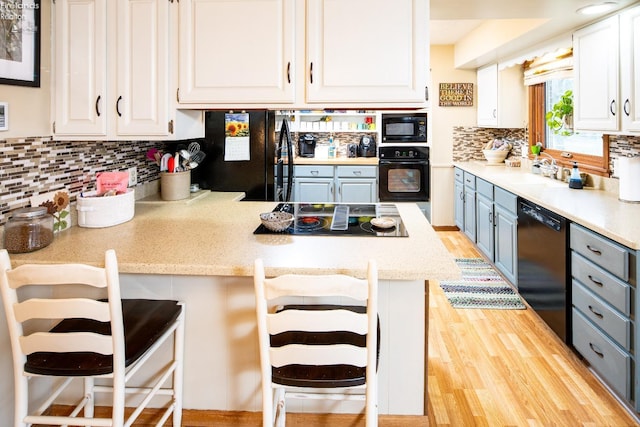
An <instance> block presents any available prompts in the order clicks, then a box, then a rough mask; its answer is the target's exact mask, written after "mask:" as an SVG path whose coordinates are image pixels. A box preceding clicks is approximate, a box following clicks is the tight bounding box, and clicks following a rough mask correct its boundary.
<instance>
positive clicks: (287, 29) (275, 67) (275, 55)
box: [179, 0, 298, 104]
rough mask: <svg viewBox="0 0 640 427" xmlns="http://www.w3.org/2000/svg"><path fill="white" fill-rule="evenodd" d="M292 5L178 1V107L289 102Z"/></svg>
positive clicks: (271, 0) (280, 0) (272, 0)
mask: <svg viewBox="0 0 640 427" xmlns="http://www.w3.org/2000/svg"><path fill="white" fill-rule="evenodd" d="M295 7H298V6H297V5H296V2H295V0H235V1H228V0H182V1H181V2H180V35H179V38H180V64H179V67H180V70H179V76H180V77H179V80H180V93H179V96H180V102H181V103H189V104H197V103H208V104H212V103H226V104H229V103H260V102H284V103H292V102H293V101H294V83H295V75H294V66H293V65H294V64H293V60H294V47H295V46H294V42H295V37H294V25H295V22H294V12H295Z"/></svg>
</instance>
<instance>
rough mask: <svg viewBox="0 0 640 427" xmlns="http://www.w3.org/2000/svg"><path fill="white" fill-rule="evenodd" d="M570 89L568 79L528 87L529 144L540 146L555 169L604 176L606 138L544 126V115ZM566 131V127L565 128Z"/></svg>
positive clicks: (570, 84) (607, 168)
mask: <svg viewBox="0 0 640 427" xmlns="http://www.w3.org/2000/svg"><path fill="white" fill-rule="evenodd" d="M572 87H573V79H572V78H561V79H551V80H546V81H545V82H543V83H537V84H533V85H530V86H529V123H530V128H529V144H535V143H536V142H540V143H542V146H543V147H544V152H545V153H547V154H548V155H550V156H552V157H553V158H554V159H555V160H556V162H557V164H558V165H559V166H564V167H571V165H572V164H573V162H577V163H578V165H579V166H580V169H581V170H583V171H584V172H588V173H591V174H595V175H602V176H608V170H609V167H608V166H609V138H608V136H607V135H603V134H600V133H593V132H577V133H574V132H569V133H570V135H562V132H561V131H560V133H559V134H558V133H554V132H553V131H552V130H551V129H550V127H549V126H548V124H547V121H546V118H545V117H546V114H547V112H548V111H550V110H551V108H552V107H553V105H554V104H555V103H556V102H558V100H559V99H560V97H561V95H562V94H564V93H565V92H566V91H567V90H571V89H572ZM565 129H566V127H565Z"/></svg>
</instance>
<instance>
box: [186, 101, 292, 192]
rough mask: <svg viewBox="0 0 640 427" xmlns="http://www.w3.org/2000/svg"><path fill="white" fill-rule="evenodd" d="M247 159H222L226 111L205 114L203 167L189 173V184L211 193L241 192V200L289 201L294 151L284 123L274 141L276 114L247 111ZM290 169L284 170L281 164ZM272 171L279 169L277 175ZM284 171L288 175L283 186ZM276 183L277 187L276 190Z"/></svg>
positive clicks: (286, 124)
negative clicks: (195, 184)
mask: <svg viewBox="0 0 640 427" xmlns="http://www.w3.org/2000/svg"><path fill="white" fill-rule="evenodd" d="M247 113H248V115H249V160H225V117H226V116H225V114H226V113H225V112H224V111H207V112H206V113H205V137H204V140H203V141H202V142H201V149H202V151H204V152H205V153H206V157H205V159H204V161H203V162H202V164H200V166H198V167H197V168H195V169H193V170H192V171H191V175H192V178H191V179H192V182H194V183H198V184H199V185H200V188H203V189H209V190H212V191H243V192H245V194H246V198H245V199H244V200H266V201H272V200H278V201H288V200H289V199H288V197H290V195H291V185H292V183H293V167H292V166H293V158H292V157H291V156H290V155H289V153H292V152H293V147H292V144H291V136H290V134H289V128H288V122H287V121H286V120H283V122H282V125H281V127H280V133H279V138H278V140H277V141H276V120H275V113H274V112H273V111H267V110H250V111H247ZM285 164H288V166H289V167H287V168H285V167H284V165H285ZM275 169H277V170H278V172H277V173H276V171H275ZM285 169H287V172H288V174H289V175H291V177H290V179H289V180H288V182H286V183H287V184H288V185H287V186H286V187H285V186H284V184H285V181H284V176H283V175H284V173H285ZM277 184H279V187H278V188H276V187H277Z"/></svg>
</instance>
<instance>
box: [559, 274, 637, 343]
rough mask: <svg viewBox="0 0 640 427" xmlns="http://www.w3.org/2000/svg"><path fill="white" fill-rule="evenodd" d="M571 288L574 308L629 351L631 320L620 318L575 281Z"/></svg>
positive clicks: (607, 305)
mask: <svg viewBox="0 0 640 427" xmlns="http://www.w3.org/2000/svg"><path fill="white" fill-rule="evenodd" d="M571 286H572V288H571V290H572V292H573V296H572V303H573V305H574V307H576V308H577V309H579V310H580V311H581V312H582V314H584V315H585V317H587V318H588V319H589V320H590V321H591V322H592V323H593V324H595V325H596V326H598V327H599V328H600V329H602V330H603V331H604V332H605V333H606V334H607V335H609V336H610V337H611V338H612V339H613V340H615V341H616V342H617V343H618V344H620V345H621V346H622V347H624V348H625V349H626V350H627V351H631V320H629V318H628V317H624V316H621V315H620V314H619V313H618V312H617V311H615V310H614V309H612V308H611V307H610V306H609V304H607V303H606V302H604V301H603V300H602V299H600V298H598V296H596V295H595V294H593V293H592V292H590V291H589V290H587V288H585V287H584V286H582V285H581V284H580V283H578V282H577V281H576V280H573V281H572V283H571Z"/></svg>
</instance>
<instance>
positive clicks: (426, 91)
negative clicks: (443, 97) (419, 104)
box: [424, 86, 429, 101]
mask: <svg viewBox="0 0 640 427" xmlns="http://www.w3.org/2000/svg"><path fill="white" fill-rule="evenodd" d="M424 100H425V101H428V100H429V86H425V87H424Z"/></svg>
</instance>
